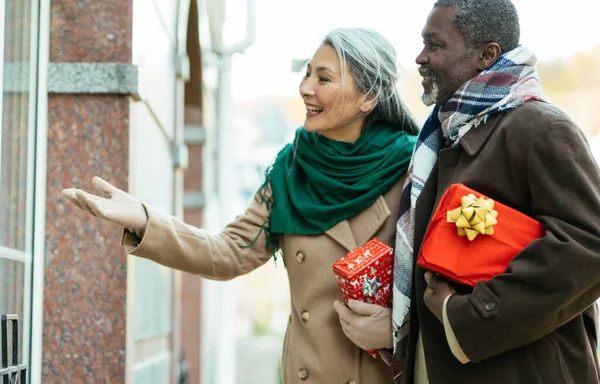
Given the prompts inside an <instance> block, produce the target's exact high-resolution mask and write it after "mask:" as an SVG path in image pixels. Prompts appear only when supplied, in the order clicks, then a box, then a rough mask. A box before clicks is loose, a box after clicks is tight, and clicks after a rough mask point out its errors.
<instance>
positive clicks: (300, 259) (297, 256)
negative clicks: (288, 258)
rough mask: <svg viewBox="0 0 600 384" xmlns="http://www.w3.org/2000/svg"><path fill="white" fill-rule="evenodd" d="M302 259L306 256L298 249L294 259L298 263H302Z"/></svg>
mask: <svg viewBox="0 0 600 384" xmlns="http://www.w3.org/2000/svg"><path fill="white" fill-rule="evenodd" d="M304 259H306V256H304V253H302V252H301V251H298V253H296V260H297V261H298V262H299V263H303V262H304Z"/></svg>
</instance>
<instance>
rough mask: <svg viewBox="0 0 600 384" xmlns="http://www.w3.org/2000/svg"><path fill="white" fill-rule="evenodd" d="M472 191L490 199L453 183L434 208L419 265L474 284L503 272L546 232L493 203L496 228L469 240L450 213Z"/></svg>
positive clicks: (513, 211) (535, 223)
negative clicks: (519, 254) (522, 251)
mask: <svg viewBox="0 0 600 384" xmlns="http://www.w3.org/2000/svg"><path fill="white" fill-rule="evenodd" d="M470 194H472V195H474V197H475V198H477V199H480V198H482V197H483V200H487V199H488V198H487V196H485V195H482V194H481V193H479V192H477V191H474V190H473V189H471V188H468V187H467V186H465V185H463V184H452V185H451V186H450V187H449V188H448V189H447V190H446V192H445V193H444V195H443V196H442V198H441V200H440V202H439V204H438V207H437V209H436V210H435V212H434V214H433V216H432V218H431V222H430V224H429V227H428V228H427V232H426V233H425V237H424V239H423V245H422V246H421V251H420V252H419V257H418V259H417V264H419V265H420V266H422V267H423V268H426V269H428V270H430V271H433V272H437V273H439V274H441V275H443V276H445V277H447V278H449V279H450V280H453V281H456V282H458V283H461V284H465V285H470V286H475V284H477V282H478V281H479V280H482V281H484V282H485V281H488V280H489V279H491V278H492V277H494V276H496V275H498V274H501V273H503V272H504V271H505V270H506V267H507V266H508V264H509V263H510V262H511V261H512V259H513V258H514V257H515V256H516V255H517V254H518V253H519V252H520V251H521V250H522V249H523V248H525V247H526V246H527V245H529V243H531V242H532V241H535V240H536V239H538V238H540V237H542V236H543V235H544V228H543V226H542V225H541V224H540V223H539V222H538V221H537V220H535V219H533V218H531V217H529V216H527V215H525V214H523V213H521V212H519V211H517V210H515V209H513V208H511V207H509V206H506V205H504V204H501V203H499V202H497V201H496V202H492V205H491V207H492V208H491V210H492V211H495V213H494V216H495V218H494V220H492V222H494V225H493V227H492V228H493V230H492V231H489V233H483V234H478V235H477V236H476V237H474V238H472V239H469V238H468V236H466V234H465V233H461V234H459V230H458V229H457V227H458V224H457V223H455V222H452V221H450V219H449V217H450V216H451V214H450V213H449V211H450V212H452V211H454V210H456V209H457V207H458V208H461V207H462V204H463V202H462V200H463V198H465V197H468V196H469V195H470Z"/></svg>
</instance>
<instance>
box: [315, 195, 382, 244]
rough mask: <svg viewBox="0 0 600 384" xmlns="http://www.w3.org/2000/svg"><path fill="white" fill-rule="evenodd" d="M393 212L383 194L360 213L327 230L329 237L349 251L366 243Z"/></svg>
mask: <svg viewBox="0 0 600 384" xmlns="http://www.w3.org/2000/svg"><path fill="white" fill-rule="evenodd" d="M390 215H391V212H390V209H389V208H388V205H387V203H386V202H385V199H384V198H383V196H379V198H378V199H377V200H376V201H375V202H374V203H373V204H371V206H369V207H368V208H366V209H364V210H363V211H362V212H360V213H359V214H358V215H356V216H354V217H352V218H350V219H348V220H344V221H341V222H339V223H338V224H336V225H334V226H333V227H331V228H330V229H328V230H327V231H325V234H327V235H328V236H329V237H331V238H332V239H333V240H335V241H336V242H338V243H339V244H340V245H341V246H343V247H344V248H345V249H346V250H347V251H351V250H353V249H354V248H356V247H358V246H360V245H362V244H364V243H366V242H367V241H369V240H370V239H371V238H373V237H374V236H375V235H376V234H377V232H379V230H380V229H381V227H383V224H385V222H386V220H387V219H388V218H389V217H390Z"/></svg>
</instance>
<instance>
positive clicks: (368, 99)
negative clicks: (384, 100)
mask: <svg viewBox="0 0 600 384" xmlns="http://www.w3.org/2000/svg"><path fill="white" fill-rule="evenodd" d="M363 97H364V100H363V102H362V103H361V105H360V111H361V112H362V113H364V114H365V115H366V114H367V113H369V112H371V110H372V109H373V108H375V104H377V100H376V98H375V97H372V96H363Z"/></svg>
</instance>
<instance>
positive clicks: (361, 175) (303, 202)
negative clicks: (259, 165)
mask: <svg viewBox="0 0 600 384" xmlns="http://www.w3.org/2000/svg"><path fill="white" fill-rule="evenodd" d="M416 139H417V136H414V135H411V134H409V133H407V132H405V131H402V130H400V129H398V128H396V127H393V126H391V125H389V124H374V125H373V126H371V127H369V128H368V129H366V130H365V131H364V132H363V133H362V135H361V136H360V137H359V138H358V140H356V142H354V143H345V142H340V141H334V140H330V139H327V138H326V137H324V136H322V135H320V134H318V133H314V132H307V131H305V130H304V129H303V128H299V129H298V130H297V131H296V136H295V138H294V141H293V142H292V143H291V144H287V145H286V146H285V147H284V148H283V149H282V150H281V151H280V152H279V154H278V155H277V157H276V159H275V161H274V163H273V165H272V166H271V167H270V168H269V169H268V170H267V172H266V179H265V183H264V184H263V186H262V187H261V190H260V193H262V197H263V200H264V201H266V204H267V209H268V210H269V211H270V217H269V220H268V222H267V223H265V224H264V225H263V228H262V229H264V230H266V232H267V240H268V241H267V246H269V243H270V244H271V246H272V247H273V252H274V253H275V252H276V251H277V250H278V242H277V240H278V238H279V236H280V235H282V234H284V233H287V234H298V235H317V234H321V233H323V232H325V231H326V230H328V229H330V228H331V227H333V226H334V225H336V224H337V223H339V222H341V221H343V220H346V219H348V218H351V217H353V216H355V215H356V214H358V213H360V212H361V211H363V210H364V209H365V208H367V207H368V206H370V205H371V204H373V203H374V202H375V201H376V200H377V198H378V197H379V196H381V195H383V194H385V193H386V192H387V191H389V190H390V188H391V187H392V186H393V185H394V184H395V183H396V182H397V181H398V180H399V179H400V177H402V175H404V173H405V172H406V170H407V168H408V164H409V162H410V158H411V155H412V152H413V149H414V146H415V143H416ZM267 184H270V185H271V189H272V192H273V194H272V196H266V186H267ZM398 198H400V196H398ZM262 229H261V232H262ZM258 236H260V233H259V234H258ZM258 236H257V238H258Z"/></svg>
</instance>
